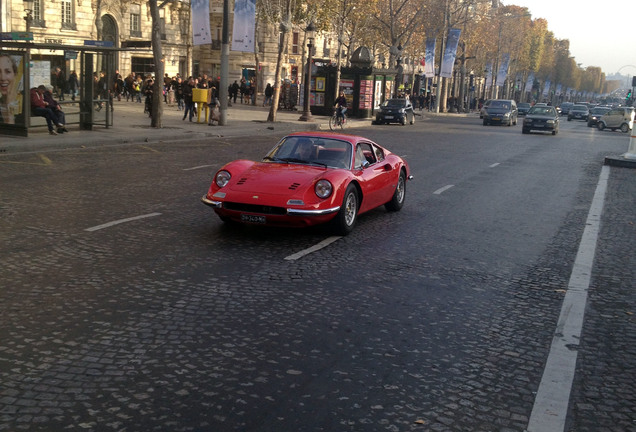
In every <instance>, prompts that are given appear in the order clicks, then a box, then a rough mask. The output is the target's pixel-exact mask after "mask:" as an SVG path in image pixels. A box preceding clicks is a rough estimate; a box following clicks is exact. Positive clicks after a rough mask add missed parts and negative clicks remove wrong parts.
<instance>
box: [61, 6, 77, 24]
mask: <svg viewBox="0 0 636 432" xmlns="http://www.w3.org/2000/svg"><path fill="white" fill-rule="evenodd" d="M60 3H61V4H62V28H63V29H66V30H77V27H75V11H74V10H73V0H61V1H60Z"/></svg>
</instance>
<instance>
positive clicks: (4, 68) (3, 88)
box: [0, 56, 15, 96]
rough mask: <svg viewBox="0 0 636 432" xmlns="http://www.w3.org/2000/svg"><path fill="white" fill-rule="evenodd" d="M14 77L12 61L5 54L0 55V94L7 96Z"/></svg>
mask: <svg viewBox="0 0 636 432" xmlns="http://www.w3.org/2000/svg"><path fill="white" fill-rule="evenodd" d="M14 79H15V71H14V70H13V61H12V60H11V59H10V58H9V57H7V56H0V94H1V95H2V96H7V94H9V88H10V86H11V83H13V80H14Z"/></svg>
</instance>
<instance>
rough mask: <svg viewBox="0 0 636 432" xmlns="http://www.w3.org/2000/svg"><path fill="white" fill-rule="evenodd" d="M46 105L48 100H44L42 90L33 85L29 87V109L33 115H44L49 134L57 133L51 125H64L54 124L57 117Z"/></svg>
mask: <svg viewBox="0 0 636 432" xmlns="http://www.w3.org/2000/svg"><path fill="white" fill-rule="evenodd" d="M48 105H49V104H48V102H46V101H45V100H44V95H43V92H42V90H40V89H38V88H36V87H33V88H32V89H31V111H33V115H36V116H41V117H44V118H45V119H46V125H47V126H48V128H49V133H50V134H51V135H57V132H55V130H53V125H56V126H57V127H64V125H58V124H56V120H57V119H56V117H55V114H54V113H53V110H52V109H51V108H49V106H48Z"/></svg>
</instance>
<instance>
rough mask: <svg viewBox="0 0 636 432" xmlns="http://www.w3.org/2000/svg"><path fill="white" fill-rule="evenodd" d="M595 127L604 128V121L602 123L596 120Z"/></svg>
mask: <svg viewBox="0 0 636 432" xmlns="http://www.w3.org/2000/svg"><path fill="white" fill-rule="evenodd" d="M596 129H598V130H600V131H602V130H603V129H605V123H603V122H598V123H597V124H596Z"/></svg>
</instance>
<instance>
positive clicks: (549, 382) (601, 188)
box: [527, 166, 609, 432]
mask: <svg viewBox="0 0 636 432" xmlns="http://www.w3.org/2000/svg"><path fill="white" fill-rule="evenodd" d="M608 178H609V167H608V166H604V167H603V168H602V170H601V175H600V177H599V180H598V183H597V185H596V191H595V192H594V198H593V199H592V205H591V206H590V211H589V213H588V215H587V221H586V223H585V229H584V231H583V236H582V238H581V243H580V244H579V250H578V252H577V255H576V260H575V261H574V266H573V268H572V274H571V275H570V281H569V282H568V289H567V291H566V293H565V297H564V299H563V305H562V306H561V314H560V315H559V321H558V323H557V328H556V331H555V332H554V337H553V339H552V345H551V347H550V353H549V354H548V360H547V362H546V366H545V369H544V370H543V377H542V378H541V384H540V385H539V390H538V391H537V396H536V399H535V401H534V406H533V408H532V413H531V414H530V420H529V422H528V428H527V431H528V432H559V431H563V430H564V429H565V420H566V417H567V413H568V403H569V400H570V393H571V391H572V382H573V381H574V373H575V371H576V358H577V354H578V347H579V344H580V342H581V330H582V328H583V318H584V316H585V305H586V303H587V293H588V290H589V288H590V279H591V277H592V265H593V264H594V255H595V253H596V244H597V241H598V233H599V228H600V224H601V214H602V213H603V205H604V202H605V192H606V191H607V181H608Z"/></svg>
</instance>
